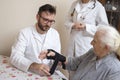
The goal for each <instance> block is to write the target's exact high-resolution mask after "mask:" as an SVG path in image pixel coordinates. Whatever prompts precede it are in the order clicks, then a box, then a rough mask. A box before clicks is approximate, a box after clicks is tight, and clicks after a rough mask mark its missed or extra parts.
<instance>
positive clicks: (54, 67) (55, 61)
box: [47, 49, 66, 74]
mask: <svg viewBox="0 0 120 80" xmlns="http://www.w3.org/2000/svg"><path fill="white" fill-rule="evenodd" d="M50 51H52V52H54V53H55V56H47V59H52V60H54V63H53V65H52V67H51V69H50V73H51V74H53V73H54V71H55V69H56V67H57V64H58V62H59V61H60V62H61V63H62V68H63V69H65V64H64V62H65V61H66V57H64V56H63V55H61V54H59V53H58V52H56V51H54V50H53V49H48V53H49V52H50Z"/></svg>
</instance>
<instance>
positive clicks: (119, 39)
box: [97, 25, 120, 56]
mask: <svg viewBox="0 0 120 80" xmlns="http://www.w3.org/2000/svg"><path fill="white" fill-rule="evenodd" d="M97 31H100V32H101V33H102V36H101V41H102V43H103V45H108V46H109V47H110V50H111V51H114V52H116V53H117V54H118V55H119V56H120V34H119V32H118V31H117V30H116V29H115V28H114V27H112V26H106V25H99V28H98V29H97Z"/></svg>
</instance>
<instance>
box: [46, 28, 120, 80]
mask: <svg viewBox="0 0 120 80" xmlns="http://www.w3.org/2000/svg"><path fill="white" fill-rule="evenodd" d="M91 44H92V46H93V49H90V50H89V51H88V52H87V53H86V54H84V55H82V56H80V57H76V58H70V57H69V58H68V60H66V58H65V57H64V56H62V55H60V54H58V53H57V52H56V51H54V50H51V52H49V53H48V54H47V57H50V56H52V59H55V58H53V57H57V56H58V57H62V59H64V60H61V62H64V64H65V66H66V68H65V69H67V70H70V71H76V72H75V74H74V75H73V77H72V80H120V61H119V59H118V58H119V57H120V35H119V33H118V32H117V30H116V29H114V28H113V27H110V26H107V27H106V26H100V27H99V28H98V29H97V32H96V33H95V36H94V39H93V40H92V42H91ZM56 55H57V56H56Z"/></svg>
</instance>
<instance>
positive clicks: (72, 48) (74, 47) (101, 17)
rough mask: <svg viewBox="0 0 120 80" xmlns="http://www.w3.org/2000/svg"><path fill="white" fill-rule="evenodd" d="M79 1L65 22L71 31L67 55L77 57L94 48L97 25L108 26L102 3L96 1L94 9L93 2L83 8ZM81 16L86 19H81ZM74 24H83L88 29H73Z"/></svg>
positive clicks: (73, 5)
mask: <svg viewBox="0 0 120 80" xmlns="http://www.w3.org/2000/svg"><path fill="white" fill-rule="evenodd" d="M79 1H80V0H79ZM79 1H78V0H77V1H75V2H74V3H73V4H72V7H71V8H70V11H69V13H68V17H67V20H66V22H65V26H66V27H67V28H68V29H69V30H70V31H71V32H70V39H69V46H68V50H67V54H68V56H75V57H76V56H80V55H82V54H84V53H86V52H87V51H88V50H89V49H90V48H91V47H92V46H91V44H90V42H91V41H92V39H93V35H94V34H95V32H96V30H97V28H98V26H97V25H100V24H104V25H108V20H107V16H106V12H105V9H104V7H103V6H102V4H101V3H100V2H98V1H96V3H95V7H94V6H93V4H94V2H93V1H91V2H89V4H88V5H87V6H85V7H84V8H82V6H81V5H80V3H79ZM93 7H94V8H93ZM92 8H93V9H92ZM71 13H73V16H71ZM81 15H82V16H84V17H85V18H84V19H81V18H80V17H81ZM74 22H83V23H84V24H85V25H86V29H84V30H80V31H77V30H74V29H72V26H73V25H74Z"/></svg>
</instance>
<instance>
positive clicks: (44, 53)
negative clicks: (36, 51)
mask: <svg viewBox="0 0 120 80" xmlns="http://www.w3.org/2000/svg"><path fill="white" fill-rule="evenodd" d="M47 56H48V57H49V56H55V53H54V52H52V51H49V49H48V50H44V51H41V53H40V55H39V56H38V57H39V58H40V59H41V60H43V59H45V58H47Z"/></svg>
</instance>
